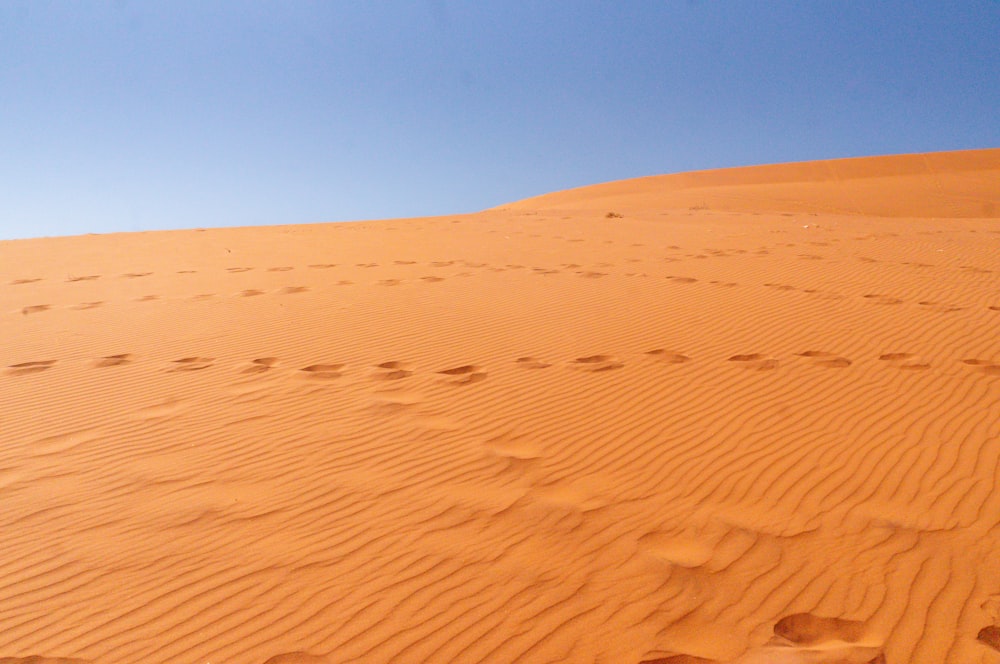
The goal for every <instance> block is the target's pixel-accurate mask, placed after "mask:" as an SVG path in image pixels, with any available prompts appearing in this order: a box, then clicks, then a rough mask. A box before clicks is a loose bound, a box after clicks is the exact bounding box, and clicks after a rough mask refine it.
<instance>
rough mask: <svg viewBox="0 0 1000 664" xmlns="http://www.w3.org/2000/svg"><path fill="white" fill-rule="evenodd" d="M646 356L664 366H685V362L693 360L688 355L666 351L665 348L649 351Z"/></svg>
mask: <svg viewBox="0 0 1000 664" xmlns="http://www.w3.org/2000/svg"><path fill="white" fill-rule="evenodd" d="M646 355H649V356H650V357H652V358H653V359H655V360H656V361H658V362H661V363H663V364H683V363H685V362H690V361H691V358H690V357H688V356H687V355H682V354H681V353H675V352H673V351H671V350H666V349H664V348H654V349H653V350H647V351H646Z"/></svg>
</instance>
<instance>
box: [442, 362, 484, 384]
mask: <svg viewBox="0 0 1000 664" xmlns="http://www.w3.org/2000/svg"><path fill="white" fill-rule="evenodd" d="M437 373H438V375H440V376H444V378H445V380H446V381H447V382H449V383H452V384H454V385H468V384H470V383H478V382H479V381H481V380H485V379H486V372H485V371H483V370H482V368H481V367H479V366H477V365H475V364H463V365H462V366H460V367H454V368H452V369H444V370H443V371H438V372H437Z"/></svg>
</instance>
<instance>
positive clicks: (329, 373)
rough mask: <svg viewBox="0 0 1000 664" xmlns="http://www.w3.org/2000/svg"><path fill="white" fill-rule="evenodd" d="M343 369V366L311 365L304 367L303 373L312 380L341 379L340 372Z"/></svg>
mask: <svg viewBox="0 0 1000 664" xmlns="http://www.w3.org/2000/svg"><path fill="white" fill-rule="evenodd" d="M343 368H344V365H343V364H310V365H309V366H308V367H304V368H303V369H302V371H303V372H305V373H306V374H307V375H308V376H309V377H310V378H317V379H320V380H329V379H332V378H340V376H341V373H340V370H341V369H343Z"/></svg>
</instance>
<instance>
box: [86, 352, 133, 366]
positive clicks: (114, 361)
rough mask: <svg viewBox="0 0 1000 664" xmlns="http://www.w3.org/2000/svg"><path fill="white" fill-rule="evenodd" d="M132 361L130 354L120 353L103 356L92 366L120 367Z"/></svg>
mask: <svg viewBox="0 0 1000 664" xmlns="http://www.w3.org/2000/svg"><path fill="white" fill-rule="evenodd" d="M131 361H132V354H131V353H121V354H120V355H105V356H104V357H102V358H101V359H99V360H97V362H96V363H95V365H94V366H97V367H120V366H122V365H124V364H129V363H130V362H131Z"/></svg>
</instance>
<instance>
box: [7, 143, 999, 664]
mask: <svg viewBox="0 0 1000 664" xmlns="http://www.w3.org/2000/svg"><path fill="white" fill-rule="evenodd" d="M998 217H1000V150H983V151H972V152H960V153H942V154H930V155H906V156H900V157H880V158H869V159H859V160H841V161H832V162H815V163H808V164H789V165H781V166H766V167H757V168H741V169H731V170H723V171H712V172H702V173H691V174H681V175H672V176H659V177H652V178H643V179H639V180H630V181H625V182H618V183H610V184H606V185H598V186H593V187H585V188H582V189H577V190H572V191H567V192H560V193H555V194H550V195H547V196H541V197H538V198H534V199H529V200H526V201H522V202H518V203H513V204H510V205H506V206H503V207H500V208H496V209H493V210H488V211H485V212H481V213H478V214H470V215H456V216H446V217H438V218H422V219H399V220H389V221H377V222H364V223H350V224H325V225H310V226H284V227H269V228H237V229H204V230H192V231H177V232H155V233H154V232H150V233H135V234H118V235H105V236H81V237H69V238H50V239H39V240H24V241H10V242H2V243H0V338H2V339H3V344H2V346H0V397H2V398H0V403H2V405H3V408H2V410H0V526H2V531H0V532H2V533H3V545H2V549H0V550H2V555H0V587H2V592H0V662H2V663H4V664H8V663H18V664H28V663H31V664H56V663H66V662H94V663H118V662H122V663H139V662H142V663H148V664H158V663H163V664H166V663H171V664H173V663H180V662H186V663H198V664H205V663H207V662H211V663H212V664H220V663H226V664H243V663H246V664H265V663H268V664H335V663H336V664H339V663H341V662H386V663H388V662H392V663H405V662H413V663H417V662H470V663H471V662H496V663H509V662H539V663H541V662H581V663H583V662H586V663H591V662H601V663H605V664H619V663H622V664H639V663H640V662H646V663H647V664H652V663H653V662H657V663H660V664H696V663H704V662H735V663H739V664H757V663H764V662H767V663H788V664H798V663H806V662H809V663H825V664H832V663H846V662H858V663H866V662H868V663H878V662H888V663H890V664H904V663H908V662H927V663H932V662H933V663H940V662H949V663H950V662H953V663H956V664H957V663H969V662H977V663H993V664H996V663H1000V491H998V483H1000V219H998ZM179 221H183V220H179Z"/></svg>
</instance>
